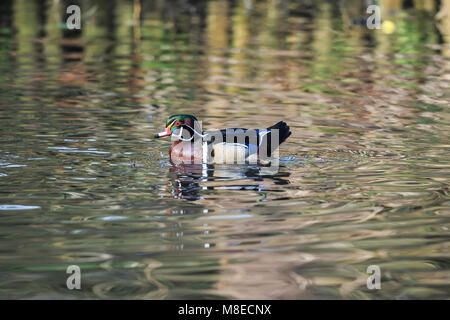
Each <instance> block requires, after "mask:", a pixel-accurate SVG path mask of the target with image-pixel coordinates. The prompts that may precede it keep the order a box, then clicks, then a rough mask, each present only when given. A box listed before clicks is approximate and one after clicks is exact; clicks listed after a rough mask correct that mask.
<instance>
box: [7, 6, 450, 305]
mask: <svg viewBox="0 0 450 320" xmlns="http://www.w3.org/2000/svg"><path fill="white" fill-rule="evenodd" d="M72 2H73V1H72ZM381 3H382V5H383V14H384V16H383V20H386V21H390V23H392V25H389V26H390V28H387V27H388V26H386V25H385V26H384V29H382V30H372V31H371V30H368V29H366V28H365V27H363V26H361V25H358V23H354V21H357V20H355V19H356V18H358V17H361V12H363V11H364V8H363V7H358V6H355V5H354V2H351V1H340V2H337V3H333V4H329V3H328V2H325V1H314V2H312V1H311V2H310V1H305V2H302V1H300V2H298V1H292V2H289V1H235V2H227V1H222V0H219V1H209V2H206V3H203V4H195V5H193V4H191V5H189V4H187V2H182V1H180V2H178V3H176V4H175V5H170V4H169V3H167V2H163V1H156V2H151V1H150V2H146V1H144V3H143V4H142V5H141V2H140V1H134V2H132V1H98V2H96V4H92V3H91V2H87V1H81V7H82V12H83V19H84V20H83V25H82V29H81V31H69V30H64V29H62V28H63V27H64V26H63V25H62V26H61V25H60V24H59V23H57V22H58V21H63V19H64V14H63V12H64V8H65V7H64V6H65V5H66V4H67V3H66V2H65V1H60V2H56V1H55V2H54V1H25V0H22V1H19V0H16V1H2V4H1V5H0V21H1V22H0V27H1V29H0V31H1V32H0V238H1V241H0V298H8V299H12V298H27V299H29V298H44V299H49V298H62V299H66V298H70V299H86V298H101V299H103V298H114V299H116V298H126V299H174V298H238V299H241V298H243V299H267V298H272V299H298V298H302V299H312V298H314V299H330V298H332V299H342V298H343V299H367V298H368V299H378V298H386V299H418V298H425V299H429V298H440V299H441V298H448V297H449V284H450V280H449V279H450V274H449V242H448V240H449V229H448V228H449V227H450V223H449V212H450V210H449V209H450V200H449V197H448V194H449V168H450V161H449V160H450V153H449V148H450V144H449V136H450V135H449V131H450V130H449V128H450V127H449V123H450V122H449V120H450V117H449V105H450V103H449V102H450V58H449V57H450V49H449V47H448V45H449V34H448V33H446V32H447V31H449V30H450V29H448V28H449V21H450V18H449V20H445V18H444V19H441V20H439V21H435V20H434V16H435V15H436V13H437V12H438V11H439V10H441V9H442V8H440V7H439V6H438V4H437V2H435V1H417V2H415V5H416V6H415V7H401V6H400V2H399V1H381ZM442 3H448V2H445V1H442ZM442 10H443V9H442ZM139 17H140V23H139V21H138V20H137V19H139ZM352 21H353V25H352ZM391 29H392V30H391ZM176 113H191V114H194V115H196V116H197V117H198V118H199V119H201V120H202V121H203V126H204V127H205V128H208V129H216V128H226V127H236V126H237V127H250V128H255V127H258V128H265V127H267V126H270V125H272V124H274V123H275V122H278V121H279V120H284V121H286V122H288V124H289V125H290V127H291V130H292V132H293V133H292V136H291V137H290V138H289V139H288V140H287V142H286V143H285V144H284V145H283V146H282V147H281V150H280V153H281V166H280V168H279V171H278V172H277V173H275V174H273V173H270V172H269V173H268V172H266V171H265V168H260V167H251V166H222V167H204V166H202V165H197V166H190V167H189V166H188V167H174V166H172V165H171V164H170V161H169V158H168V150H169V147H170V144H171V142H170V141H169V140H168V139H167V140H163V139H159V140H155V139H154V138H153V135H154V133H155V132H159V131H160V130H161V129H162V128H163V126H164V124H165V120H166V119H167V117H168V116H169V115H171V114H176ZM73 264H75V265H78V266H80V268H81V271H82V280H81V286H82V289H81V290H72V291H71V290H68V289H67V288H66V279H67V277H68V276H69V275H68V274H66V268H67V267H68V266H69V265H73ZM370 265H378V266H379V267H380V269H381V274H382V278H381V289H380V290H369V289H368V288H367V287H366V280H367V277H368V276H369V274H367V273H366V270H367V267H368V266H370Z"/></svg>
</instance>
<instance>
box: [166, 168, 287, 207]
mask: <svg viewBox="0 0 450 320" xmlns="http://www.w3.org/2000/svg"><path fill="white" fill-rule="evenodd" d="M289 175H290V174H289V172H283V173H281V172H278V171H276V172H274V171H273V170H270V168H268V167H259V166H251V165H239V166H224V165H223V166H218V165H212V164H177V165H175V164H173V163H172V166H171V168H170V169H169V175H168V178H169V183H168V185H167V188H166V191H168V192H169V193H170V194H171V195H172V197H173V198H174V199H185V200H191V201H195V200H204V199H205V194H207V193H208V192H210V191H213V190H219V189H220V190H225V189H228V190H247V191H249V190H253V191H256V192H259V193H262V194H265V191H266V190H265V189H266V188H267V185H268V184H270V183H268V182H267V181H265V182H264V183H263V181H264V180H267V179H270V180H271V181H272V183H274V184H278V185H281V184H288V183H289V181H288V180H285V179H284V178H286V177H289ZM249 179H251V180H253V181H254V182H256V183H251V184H249ZM220 181H224V183H223V184H221V183H220ZM225 181H227V183H225ZM229 181H236V182H237V181H239V183H238V184H233V185H230V184H229ZM209 183H214V186H212V185H208V184H209ZM243 183H245V184H243ZM262 198H264V196H262Z"/></svg>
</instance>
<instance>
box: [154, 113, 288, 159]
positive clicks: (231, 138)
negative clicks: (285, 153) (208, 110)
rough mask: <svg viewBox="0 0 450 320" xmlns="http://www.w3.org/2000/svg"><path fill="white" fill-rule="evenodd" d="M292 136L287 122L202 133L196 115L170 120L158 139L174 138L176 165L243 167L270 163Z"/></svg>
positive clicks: (174, 116)
mask: <svg viewBox="0 0 450 320" xmlns="http://www.w3.org/2000/svg"><path fill="white" fill-rule="evenodd" d="M290 135H291V131H290V129H289V126H288V125H287V124H286V123H285V122H283V121H280V122H278V123H277V124H275V125H273V126H271V127H268V128H266V129H244V128H228V129H221V130H216V131H202V129H201V126H200V123H199V122H198V120H197V118H196V117H194V116H193V115H189V114H176V115H172V116H170V117H169V119H168V120H167V123H166V128H165V130H164V131H162V132H160V133H157V134H156V135H155V138H162V137H167V136H171V138H172V141H174V143H173V144H172V146H171V148H170V151H169V155H170V159H171V161H172V163H173V164H181V163H183V164H188V163H208V164H221V163H226V164H233V163H234V164H242V163H264V162H266V163H267V161H268V159H270V158H271V157H272V156H275V154H276V151H277V150H278V146H279V145H280V144H282V143H283V142H284V141H285V140H286V139H287V138H288V137H289V136H290Z"/></svg>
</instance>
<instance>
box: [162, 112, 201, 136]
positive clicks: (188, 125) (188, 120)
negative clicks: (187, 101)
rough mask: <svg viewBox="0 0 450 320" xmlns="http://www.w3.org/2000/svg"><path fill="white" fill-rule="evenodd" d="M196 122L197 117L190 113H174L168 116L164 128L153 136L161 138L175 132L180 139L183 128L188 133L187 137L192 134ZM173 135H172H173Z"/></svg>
mask: <svg viewBox="0 0 450 320" xmlns="http://www.w3.org/2000/svg"><path fill="white" fill-rule="evenodd" d="M196 122H197V118H196V117H194V116H193V115H190V114H175V115H173V116H170V117H169V119H167V122H166V129H165V130H164V131H162V132H160V133H157V134H155V138H162V137H167V136H171V135H172V134H174V133H175V131H177V130H179V132H176V133H175V135H176V136H177V137H179V138H180V139H181V137H182V134H183V133H182V132H183V130H187V131H188V132H189V133H190V136H189V137H191V138H192V137H193V136H194V127H195V123H196ZM175 135H174V136H175Z"/></svg>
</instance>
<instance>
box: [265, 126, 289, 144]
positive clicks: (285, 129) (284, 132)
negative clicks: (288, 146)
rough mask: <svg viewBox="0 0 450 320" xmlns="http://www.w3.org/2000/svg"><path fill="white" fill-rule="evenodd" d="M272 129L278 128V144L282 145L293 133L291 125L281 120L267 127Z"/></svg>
mask: <svg viewBox="0 0 450 320" xmlns="http://www.w3.org/2000/svg"><path fill="white" fill-rule="evenodd" d="M272 129H278V134H279V135H278V139H279V142H278V145H280V144H282V143H283V142H284V141H286V139H287V138H289V136H290V135H291V133H292V132H291V130H290V128H289V126H288V125H287V123H286V122H284V121H280V122H278V123H276V124H274V125H273V126H271V127H268V128H267V130H272Z"/></svg>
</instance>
